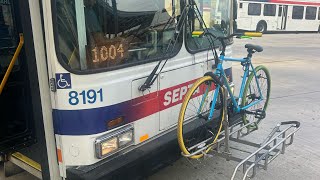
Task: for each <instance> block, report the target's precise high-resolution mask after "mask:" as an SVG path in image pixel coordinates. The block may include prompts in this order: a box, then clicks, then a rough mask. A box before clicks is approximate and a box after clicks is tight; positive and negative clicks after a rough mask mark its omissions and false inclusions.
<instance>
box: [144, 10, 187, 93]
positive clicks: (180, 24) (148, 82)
mask: <svg viewBox="0 0 320 180" xmlns="http://www.w3.org/2000/svg"><path fill="white" fill-rule="evenodd" d="M189 8H190V5H186V7H185V8H184V10H183V11H182V14H181V16H180V17H182V19H181V18H180V19H179V21H178V23H177V25H176V28H175V32H174V36H173V38H171V39H170V41H169V44H168V47H167V49H166V51H165V52H164V55H163V57H165V56H166V55H167V54H168V52H169V50H170V48H171V52H170V54H171V53H172V52H173V51H174V47H175V46H176V44H177V41H178V39H179V36H180V33H181V30H182V27H183V24H184V22H185V20H186V19H187V13H188V12H189ZM175 18H176V17H175V16H174V18H170V19H169V21H171V22H170V24H171V23H172V22H174V19H175ZM169 21H168V22H169ZM168 24H169V23H166V25H165V26H164V28H163V29H165V28H166V27H167V25H168ZM171 44H173V46H171ZM168 60H169V58H167V59H166V60H165V61H164V63H163V65H162V66H161V69H160V70H159V72H158V73H157V71H158V69H159V67H160V65H161V63H162V61H163V60H161V61H159V62H158V64H157V65H156V66H155V67H154V68H153V70H152V72H151V73H150V75H149V76H148V77H147V79H146V81H145V82H144V83H143V84H142V85H141V86H140V87H139V88H138V89H139V90H140V91H145V90H146V89H149V88H150V87H151V86H152V85H153V83H154V82H155V80H156V79H157V78H158V76H159V74H160V73H161V71H162V69H163V68H164V66H165V65H166V63H167V62H168Z"/></svg>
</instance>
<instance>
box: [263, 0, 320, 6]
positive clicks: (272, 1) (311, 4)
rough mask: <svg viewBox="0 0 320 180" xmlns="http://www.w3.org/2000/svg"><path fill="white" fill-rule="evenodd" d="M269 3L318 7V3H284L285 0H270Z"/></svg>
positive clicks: (319, 4)
mask: <svg viewBox="0 0 320 180" xmlns="http://www.w3.org/2000/svg"><path fill="white" fill-rule="evenodd" d="M269 2H271V3H279V4H296V5H310V6H320V3H319V2H306V1H286V0H270V1H269Z"/></svg>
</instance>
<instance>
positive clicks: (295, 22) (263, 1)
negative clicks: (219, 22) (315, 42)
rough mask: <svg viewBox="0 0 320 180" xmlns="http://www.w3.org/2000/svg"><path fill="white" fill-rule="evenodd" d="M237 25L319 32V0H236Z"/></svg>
mask: <svg viewBox="0 0 320 180" xmlns="http://www.w3.org/2000/svg"><path fill="white" fill-rule="evenodd" d="M237 27H238V29H240V30H245V31H259V32H266V31H317V32H320V0H305V1H303V0H240V1H238V13H237Z"/></svg>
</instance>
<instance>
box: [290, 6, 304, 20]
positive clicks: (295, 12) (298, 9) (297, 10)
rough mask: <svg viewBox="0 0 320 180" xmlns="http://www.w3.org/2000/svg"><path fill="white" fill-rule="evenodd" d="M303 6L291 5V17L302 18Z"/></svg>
mask: <svg viewBox="0 0 320 180" xmlns="http://www.w3.org/2000/svg"><path fill="white" fill-rule="evenodd" d="M303 11H304V7H303V6H293V9H292V19H303Z"/></svg>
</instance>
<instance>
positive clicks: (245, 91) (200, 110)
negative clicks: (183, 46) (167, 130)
mask: <svg viewBox="0 0 320 180" xmlns="http://www.w3.org/2000/svg"><path fill="white" fill-rule="evenodd" d="M194 34H195V36H199V37H204V36H207V37H208V39H210V41H211V42H212V44H213V42H214V41H215V40H219V41H220V42H221V46H222V51H221V54H220V56H219V57H218V56H217V52H216V51H215V48H212V49H213V51H215V53H214V55H215V56H214V57H215V64H216V69H215V71H214V72H207V73H206V74H205V75H204V76H203V77H202V78H200V79H198V80H197V81H196V82H195V83H194V84H193V86H192V87H191V88H190V89H189V91H188V92H187V94H186V96H185V98H184V101H183V103H182V106H181V110H180V114H179V120H178V128H177V131H178V132H177V136H178V143H179V146H180V149H181V151H182V153H183V154H184V155H186V156H188V155H190V158H193V159H198V158H200V157H202V156H203V154H204V153H207V152H208V151H209V150H210V149H211V147H212V145H213V144H214V143H215V142H216V140H217V139H218V136H219V134H220V132H221V130H222V121H223V117H224V115H225V113H228V114H229V115H230V114H240V115H241V116H242V121H243V124H248V123H252V125H251V126H248V127H249V128H257V126H258V124H259V123H260V122H261V120H262V119H264V118H265V117H266V109H267V105H268V102H269V97H270V86H271V78H270V73H269V71H268V70H267V68H266V67H265V66H257V67H254V66H253V65H252V56H253V54H254V53H256V52H262V51H263V48H262V47H261V46H258V45H252V44H246V45H245V48H247V52H248V55H247V56H246V57H245V58H231V57H226V56H225V50H226V44H225V41H226V40H229V39H230V38H232V37H233V36H236V37H238V38H244V37H246V38H248V36H261V35H262V34H261V33H249V34H248V33H247V34H246V33H235V34H231V35H229V36H227V37H216V36H215V35H213V34H212V33H210V32H203V33H202V32H200V33H199V32H195V33H194ZM212 47H214V46H212ZM224 61H233V62H239V63H241V65H242V66H243V71H244V72H243V76H242V82H241V87H240V92H239V96H238V97H236V96H234V94H233V92H232V89H231V87H230V85H229V83H228V80H227V77H226V75H225V72H224V68H223V62H224ZM223 87H225V88H223ZM224 89H226V90H227V91H228V94H229V97H230V99H229V101H224V99H223V98H224V96H223V93H224V92H223V91H224ZM224 102H228V104H227V108H223V107H224ZM224 109H227V111H228V112H225V110H224ZM189 121H190V122H192V124H193V128H195V129H196V130H195V131H194V132H193V133H191V134H190V133H188V130H187V129H185V128H186V124H188V123H187V122H189ZM203 147H207V148H206V150H205V151H202V152H199V149H203Z"/></svg>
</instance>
